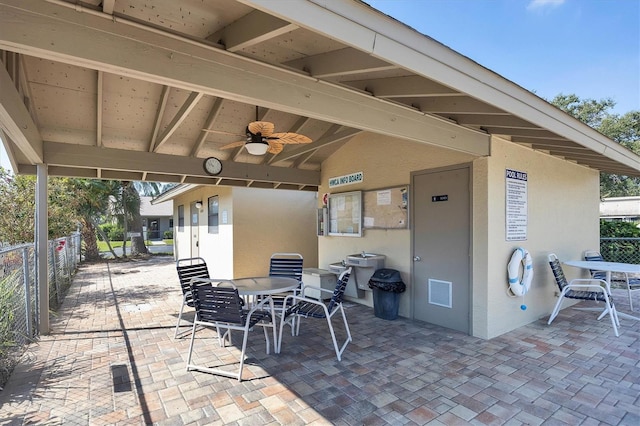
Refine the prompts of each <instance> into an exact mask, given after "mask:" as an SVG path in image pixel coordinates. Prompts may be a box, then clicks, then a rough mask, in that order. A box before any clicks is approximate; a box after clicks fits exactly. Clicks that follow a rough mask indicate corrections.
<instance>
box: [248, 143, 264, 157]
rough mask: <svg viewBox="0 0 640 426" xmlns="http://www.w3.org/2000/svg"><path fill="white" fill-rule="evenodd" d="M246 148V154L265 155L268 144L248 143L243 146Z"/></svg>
mask: <svg viewBox="0 0 640 426" xmlns="http://www.w3.org/2000/svg"><path fill="white" fill-rule="evenodd" d="M244 147H245V148H247V152H248V153H249V154H251V155H265V154H266V153H267V150H268V149H269V144H268V143H266V142H248V143H246V144H244Z"/></svg>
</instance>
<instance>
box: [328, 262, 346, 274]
mask: <svg viewBox="0 0 640 426" xmlns="http://www.w3.org/2000/svg"><path fill="white" fill-rule="evenodd" d="M345 269H347V267H346V266H345V265H344V262H335V263H330V264H329V270H330V271H331V272H333V273H334V274H336V275H340V274H341V273H342V272H343V271H344V270H345Z"/></svg>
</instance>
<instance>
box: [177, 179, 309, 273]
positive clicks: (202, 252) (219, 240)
mask: <svg viewBox="0 0 640 426" xmlns="http://www.w3.org/2000/svg"><path fill="white" fill-rule="evenodd" d="M214 195H217V196H218V202H219V227H218V233H217V234H210V233H208V222H207V199H208V197H211V196H214ZM316 199H317V194H316V193H315V192H304V191H289V190H266V189H257V188H234V187H224V186H201V187H198V188H196V189H194V190H192V191H189V192H188V193H185V194H182V195H179V196H177V197H176V198H175V200H174V206H175V207H174V224H175V226H174V229H175V235H176V238H175V257H176V259H180V258H186V257H191V256H192V252H191V230H190V223H191V221H190V212H189V205H190V203H191V202H193V201H198V200H200V201H202V203H203V207H202V208H201V209H200V211H199V212H198V214H199V223H200V226H199V230H198V238H199V248H198V251H199V256H200V257H203V258H204V259H205V260H206V262H207V266H208V268H209V273H210V274H211V276H212V277H216V278H241V277H247V276H259V275H266V274H268V272H269V257H270V256H271V254H272V253H274V252H296V253H300V254H302V256H303V257H304V265H305V267H307V266H309V267H315V266H316V265H317V262H318V244H317V242H318V240H317V236H316V233H315V226H316V221H315V220H316V219H315V211H316V210H315V209H316V204H317V200H316ZM179 205H184V206H185V229H184V231H183V232H178V230H177V229H178V226H177V224H178V217H177V208H178V206H179ZM225 218H226V219H225ZM225 220H226V223H225Z"/></svg>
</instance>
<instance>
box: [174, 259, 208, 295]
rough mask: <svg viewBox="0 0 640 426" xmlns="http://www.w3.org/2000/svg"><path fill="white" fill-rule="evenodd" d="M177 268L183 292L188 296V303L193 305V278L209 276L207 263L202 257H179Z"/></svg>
mask: <svg viewBox="0 0 640 426" xmlns="http://www.w3.org/2000/svg"><path fill="white" fill-rule="evenodd" d="M176 270H177V271H178V279H179V280H180V288H181V289H182V294H183V295H185V296H186V303H187V305H188V306H191V307H193V297H192V295H191V280H192V279H193V278H209V270H208V269H207V263H206V262H205V261H204V259H203V258H201V257H190V258H187V259H178V260H177V261H176Z"/></svg>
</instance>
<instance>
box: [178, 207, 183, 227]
mask: <svg viewBox="0 0 640 426" xmlns="http://www.w3.org/2000/svg"><path fill="white" fill-rule="evenodd" d="M178 232H184V206H178Z"/></svg>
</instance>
